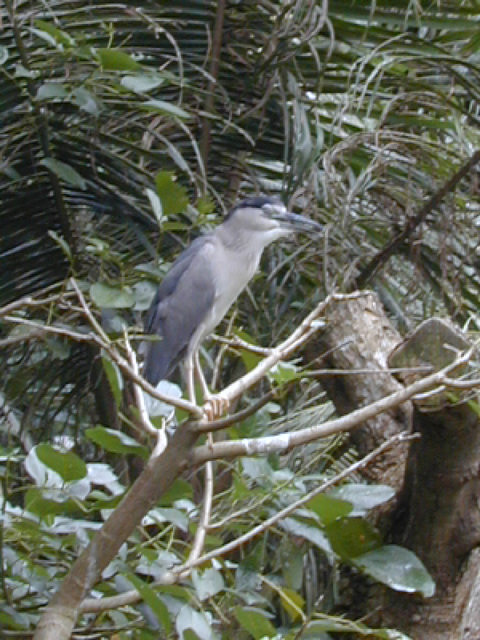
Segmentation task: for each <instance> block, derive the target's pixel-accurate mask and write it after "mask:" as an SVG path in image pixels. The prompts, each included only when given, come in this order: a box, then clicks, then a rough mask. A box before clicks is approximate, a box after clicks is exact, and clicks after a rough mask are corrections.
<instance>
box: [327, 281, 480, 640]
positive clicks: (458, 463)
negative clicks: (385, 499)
mask: <svg viewBox="0 0 480 640" xmlns="http://www.w3.org/2000/svg"><path fill="white" fill-rule="evenodd" d="M326 322H327V328H326V330H325V332H324V334H323V336H322V337H321V340H320V341H318V342H317V345H316V347H317V349H318V352H320V354H321V353H322V352H324V353H326V355H325V356H323V357H322V358H321V359H320V362H321V363H322V365H323V366H328V367H329V368H330V369H332V370H338V369H347V370H357V371H359V370H360V371H362V373H361V374H359V375H339V374H335V375H325V376H324V378H323V379H322V382H323V384H324V386H325V388H326V390H327V391H328V393H329V395H330V397H331V398H332V400H333V402H334V403H335V406H336V408H337V411H338V412H339V413H347V412H349V411H351V410H353V409H356V408H358V407H359V406H363V405H365V404H368V403H370V402H372V401H374V400H376V399H378V398H379V397H381V396H383V395H386V394H387V393H389V392H391V390H393V389H395V388H396V385H398V384H399V382H397V381H396V380H395V379H394V378H393V376H392V375H391V373H389V372H387V371H386V368H387V366H390V367H395V368H396V369H398V368H400V369H403V370H405V369H410V370H411V368H413V367H415V368H417V369H418V368H422V369H424V370H425V369H427V368H428V367H430V371H432V370H437V369H440V368H442V367H443V366H445V364H447V363H448V362H450V361H452V360H453V358H454V356H455V353H456V352H458V350H462V349H465V348H467V347H468V346H469V345H468V342H467V341H466V340H465V337H464V336H463V335H462V334H461V333H460V332H458V331H454V330H453V329H451V328H450V327H449V326H448V325H447V324H446V323H442V322H440V321H433V322H430V323H429V324H425V325H422V326H421V327H420V328H419V330H418V331H417V332H414V334H413V335H412V336H410V337H409V339H407V340H406V341H404V342H403V343H400V337H399V335H398V334H397V333H396V332H395V331H394V330H393V329H392V327H391V325H390V323H389V321H388V318H387V317H386V316H385V314H384V313H383V310H382V308H381V305H380V303H379V301H378V299H377V298H376V297H375V296H374V295H372V294H368V295H365V296H364V297H363V298H360V299H357V300H347V301H344V302H340V303H339V304H336V305H335V306H334V307H332V308H331V309H330V310H329V313H328V315H327V317H326ZM395 343H398V344H397V348H396V349H395V352H394V355H392V357H391V358H390V359H388V356H389V353H390V352H391V351H392V349H393V347H394V346H395ZM445 344H447V346H445ZM387 362H388V365H387ZM379 370H383V372H381V373H379V372H378V371H379ZM370 372H371V373H370ZM463 373H465V372H463ZM414 375H416V376H418V375H422V374H421V373H419V372H418V371H417V373H415V374H414ZM424 375H426V374H424ZM407 379H408V382H412V377H411V375H410V376H407ZM467 400H468V398H466V397H462V396H458V395H457V396H456V397H452V395H451V394H448V395H447V394H436V395H434V396H431V395H430V396H428V397H426V398H419V399H418V400H416V401H415V402H414V403H413V406H412V404H410V406H404V407H403V408H402V410H401V411H397V412H394V413H390V414H384V415H382V416H379V417H378V418H376V419H374V420H371V421H369V422H368V423H365V424H364V425H363V426H362V427H360V428H358V429H357V430H356V431H355V432H354V433H352V441H353V442H354V443H355V445H356V446H357V448H358V450H359V451H360V453H362V454H365V453H368V452H369V451H371V450H372V449H373V447H374V446H376V445H378V444H379V442H381V441H382V440H384V439H385V438H387V437H389V436H391V435H392V434H393V433H395V432H398V431H400V430H403V429H405V428H408V425H409V423H410V422H411V424H412V428H413V430H414V431H416V432H418V433H419V435H420V438H419V439H418V440H417V441H415V442H414V444H412V446H411V448H410V451H409V453H408V459H407V460H406V459H405V456H404V455H401V452H400V451H399V452H396V453H394V454H393V455H388V456H385V457H384V459H382V460H381V461H380V464H379V465H377V466H376V467H374V468H370V469H369V479H370V480H373V481H375V482H385V483H387V484H390V485H391V486H393V487H394V488H395V489H396V490H397V501H396V502H394V503H393V510H392V511H390V512H389V513H388V518H385V515H386V514H385V513H383V515H382V514H380V519H381V521H382V524H383V526H382V528H383V530H384V532H385V534H386V536H387V539H388V540H389V541H393V542H396V543H398V544H401V545H403V546H405V547H407V548H409V549H411V550H412V551H414V552H415V553H416V554H417V555H418V557H419V558H420V559H421V560H422V562H423V563H424V564H425V566H426V567H427V569H428V570H429V572H430V573H431V575H432V577H433V578H434V580H435V582H436V586H437V588H436V593H435V595H434V596H433V597H432V598H430V599H423V598H421V597H420V596H417V595H412V594H401V593H398V592H395V591H392V590H387V589H385V590H384V589H380V588H379V587H378V586H375V587H372V588H371V589H370V591H369V592H368V588H367V589H366V585H365V583H364V582H362V581H361V580H360V581H359V582H358V584H357V585H355V584H354V597H353V600H352V602H350V603H349V604H350V614H351V615H352V612H353V615H369V616H371V613H372V610H373V609H375V608H376V609H377V612H378V615H377V616H376V619H375V620H373V619H372V618H371V617H369V621H370V622H372V623H374V624H375V625H381V626H389V627H393V628H397V629H399V630H401V631H403V632H405V633H408V634H409V635H410V636H411V637H412V638H414V639H415V640H417V639H418V640H420V639H421V640H447V639H448V640H452V639H463V640H474V639H476V640H478V638H480V553H479V551H478V550H477V549H476V545H478V543H479V540H480V512H479V509H478V497H479V489H480V487H479V478H478V476H479V469H480V429H479V426H480V425H479V420H478V416H477V413H476V412H475V411H474V410H473V409H472V407H471V405H470V404H469V403H468V401H467ZM377 515H378V514H377ZM353 582H355V581H353Z"/></svg>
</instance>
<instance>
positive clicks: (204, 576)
mask: <svg viewBox="0 0 480 640" xmlns="http://www.w3.org/2000/svg"><path fill="white" fill-rule="evenodd" d="M192 581H193V586H194V587H195V591H196V592H197V597H198V599H199V600H200V601H203V600H207V599H208V598H211V597H213V596H215V595H216V594H217V593H220V591H223V590H224V589H225V584H224V582H223V578H222V574H221V573H220V571H217V570H216V569H206V570H205V571H204V572H203V573H200V572H199V571H197V570H194V571H193V572H192Z"/></svg>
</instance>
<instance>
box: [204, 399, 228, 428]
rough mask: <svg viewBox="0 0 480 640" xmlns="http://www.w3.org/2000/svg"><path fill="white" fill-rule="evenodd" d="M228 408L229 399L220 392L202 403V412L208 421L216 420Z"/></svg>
mask: <svg viewBox="0 0 480 640" xmlns="http://www.w3.org/2000/svg"><path fill="white" fill-rule="evenodd" d="M229 409H230V400H228V399H227V398H225V397H224V396H222V395H221V394H220V393H218V394H217V395H214V396H210V397H209V398H208V399H207V401H206V402H205V404H204V405H203V413H204V416H205V418H206V419H207V421H208V422H212V421H213V420H218V418H221V417H222V416H223V415H224V414H225V413H227V412H228V410H229Z"/></svg>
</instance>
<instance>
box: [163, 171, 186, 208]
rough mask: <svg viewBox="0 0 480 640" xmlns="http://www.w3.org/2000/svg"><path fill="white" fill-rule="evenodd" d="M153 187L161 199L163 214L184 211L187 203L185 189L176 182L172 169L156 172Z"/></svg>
mask: <svg viewBox="0 0 480 640" xmlns="http://www.w3.org/2000/svg"><path fill="white" fill-rule="evenodd" d="M155 187H156V190H157V195H158V196H159V198H160V200H161V201H162V207H163V214H164V215H165V216H170V215H172V214H175V213H182V212H183V211H185V209H186V208H187V205H188V194H187V190H186V189H185V187H182V186H181V185H179V184H178V183H177V182H176V177H175V174H174V173H173V171H161V172H160V173H157V175H156V176H155Z"/></svg>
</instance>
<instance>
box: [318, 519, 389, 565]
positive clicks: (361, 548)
mask: <svg viewBox="0 0 480 640" xmlns="http://www.w3.org/2000/svg"><path fill="white" fill-rule="evenodd" d="M325 533H326V534H327V537H328V539H329V541H330V544H331V545H332V549H333V550H334V551H335V553H336V554H337V555H339V556H340V557H341V558H342V559H343V560H352V559H353V558H357V557H358V556H360V555H362V554H364V553H366V552H367V551H371V550H373V549H375V548H377V547H379V546H380V545H381V544H382V539H381V536H380V534H379V533H378V531H377V530H376V529H375V527H374V526H373V525H371V524H370V523H369V522H367V521H366V520H364V519H363V518H339V519H337V520H334V521H333V522H331V523H330V524H328V525H327V526H326V527H325Z"/></svg>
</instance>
